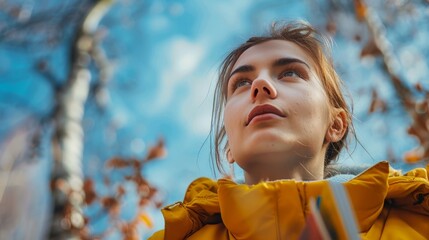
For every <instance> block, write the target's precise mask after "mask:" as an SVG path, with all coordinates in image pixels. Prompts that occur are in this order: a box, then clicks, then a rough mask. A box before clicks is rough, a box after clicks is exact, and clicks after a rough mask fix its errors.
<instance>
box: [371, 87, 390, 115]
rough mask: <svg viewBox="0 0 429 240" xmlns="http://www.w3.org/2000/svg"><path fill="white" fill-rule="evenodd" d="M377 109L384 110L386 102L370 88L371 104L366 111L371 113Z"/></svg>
mask: <svg viewBox="0 0 429 240" xmlns="http://www.w3.org/2000/svg"><path fill="white" fill-rule="evenodd" d="M377 110H380V111H381V112H385V111H386V110H387V105H386V102H385V101H384V100H382V99H381V98H380V97H379V96H378V92H377V91H376V90H375V89H372V93H371V104H370V105H369V109H368V113H373V112H375V111H377Z"/></svg>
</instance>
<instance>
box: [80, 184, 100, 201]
mask: <svg viewBox="0 0 429 240" xmlns="http://www.w3.org/2000/svg"><path fill="white" fill-rule="evenodd" d="M83 191H84V193H85V203H86V204H87V205H90V204H91V203H93V202H94V201H95V199H97V194H96V193H95V190H94V181H93V180H92V179H85V181H84V182H83Z"/></svg>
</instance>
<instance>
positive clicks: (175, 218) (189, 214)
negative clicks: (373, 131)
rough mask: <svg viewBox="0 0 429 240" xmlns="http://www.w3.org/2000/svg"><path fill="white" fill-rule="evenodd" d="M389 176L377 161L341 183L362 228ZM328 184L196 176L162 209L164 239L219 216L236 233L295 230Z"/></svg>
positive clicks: (240, 235) (186, 233)
mask: <svg viewBox="0 0 429 240" xmlns="http://www.w3.org/2000/svg"><path fill="white" fill-rule="evenodd" d="M388 176H389V165H388V163H387V162H380V163H378V164H376V165H374V166H373V167H371V168H369V169H367V170H366V171H364V172H363V173H361V174H359V175H358V176H356V177H355V178H353V179H352V180H350V181H348V182H346V183H344V186H345V187H346V189H347V190H348V193H349V195H350V198H351V202H352V205H353V207H354V209H355V212H356V215H357V216H356V217H357V220H358V222H359V223H360V230H361V231H366V230H368V229H369V228H370V226H371V225H372V224H373V222H374V221H375V220H376V218H377V217H378V215H379V213H380V212H381V210H382V208H383V204H384V199H385V198H386V195H387V190H388V186H387V184H388ZM327 184H328V182H327V180H323V181H314V182H299V181H294V180H279V181H272V182H262V183H259V184H256V185H253V186H248V185H244V184H237V183H235V182H233V181H231V180H227V179H220V180H218V181H217V182H215V181H212V180H210V179H208V178H199V179H197V180H195V181H194V182H192V183H191V184H190V186H189V187H188V190H187V193H186V196H185V199H184V201H183V202H178V203H175V204H173V205H170V206H167V207H165V208H164V209H163V210H162V212H163V215H164V219H165V239H184V238H186V237H188V236H190V235H191V234H193V233H194V232H196V231H197V230H199V229H200V228H202V227H203V226H204V225H206V224H209V223H220V222H222V221H223V223H224V224H225V226H226V228H227V229H228V230H229V232H230V233H231V234H232V235H234V236H235V237H236V238H237V239H246V238H249V236H252V238H253V239H258V238H259V236H258V234H262V233H267V232H272V233H276V234H280V235H281V236H290V237H292V236H295V235H296V234H299V233H300V232H301V231H300V230H299V229H302V228H303V227H304V221H305V214H306V212H307V211H308V202H309V199H310V198H312V197H316V196H318V195H320V194H321V193H322V191H323V190H324V189H325V188H326V187H327ZM369 196H370V201H368V197H369ZM295 237H297V236H295ZM261 239H263V238H262V237H261Z"/></svg>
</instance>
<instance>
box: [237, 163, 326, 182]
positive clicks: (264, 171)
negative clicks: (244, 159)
mask: <svg viewBox="0 0 429 240" xmlns="http://www.w3.org/2000/svg"><path fill="white" fill-rule="evenodd" d="M323 175H324V167H323V162H322V163H318V161H306V162H304V163H303V162H298V164H295V165H294V166H275V167H272V166H271V167H267V166H266V165H265V166H259V167H257V166H254V168H252V171H251V172H248V171H244V178H245V182H246V184H248V185H253V184H257V183H259V182H262V181H275V180H281V179H294V180H297V181H315V180H322V179H323Z"/></svg>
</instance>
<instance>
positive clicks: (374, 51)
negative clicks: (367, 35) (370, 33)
mask: <svg viewBox="0 0 429 240" xmlns="http://www.w3.org/2000/svg"><path fill="white" fill-rule="evenodd" d="M380 55H381V51H380V48H378V46H377V44H375V42H374V39H371V40H369V41H368V42H367V43H366V44H365V46H364V47H363V49H362V51H361V52H360V58H364V57H367V56H372V57H376V56H380Z"/></svg>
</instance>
